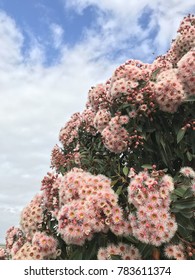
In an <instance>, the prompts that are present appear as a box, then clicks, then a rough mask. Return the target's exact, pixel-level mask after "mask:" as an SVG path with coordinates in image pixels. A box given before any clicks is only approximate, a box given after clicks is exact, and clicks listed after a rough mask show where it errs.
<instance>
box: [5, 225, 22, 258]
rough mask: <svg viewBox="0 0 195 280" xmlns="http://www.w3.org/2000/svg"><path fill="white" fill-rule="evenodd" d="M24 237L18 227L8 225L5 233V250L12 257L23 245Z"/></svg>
mask: <svg viewBox="0 0 195 280" xmlns="http://www.w3.org/2000/svg"><path fill="white" fill-rule="evenodd" d="M25 241H26V238H25V236H24V233H23V232H22V230H21V229H20V228H16V227H10V228H9V229H8V230H7V233H6V252H7V254H8V255H9V256H10V257H13V256H14V255H15V254H16V253H17V251H18V250H19V249H20V248H21V247H22V246H23V245H24V243H25Z"/></svg>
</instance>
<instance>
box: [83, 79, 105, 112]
mask: <svg viewBox="0 0 195 280" xmlns="http://www.w3.org/2000/svg"><path fill="white" fill-rule="evenodd" d="M88 100H89V102H88V103H89V105H90V106H91V108H92V109H93V110H94V111H95V112H97V111H98V110H99V109H105V108H107V107H108V103H109V101H108V95H107V90H106V85H104V84H98V85H97V86H96V87H92V88H91V89H90V90H89V93H88Z"/></svg>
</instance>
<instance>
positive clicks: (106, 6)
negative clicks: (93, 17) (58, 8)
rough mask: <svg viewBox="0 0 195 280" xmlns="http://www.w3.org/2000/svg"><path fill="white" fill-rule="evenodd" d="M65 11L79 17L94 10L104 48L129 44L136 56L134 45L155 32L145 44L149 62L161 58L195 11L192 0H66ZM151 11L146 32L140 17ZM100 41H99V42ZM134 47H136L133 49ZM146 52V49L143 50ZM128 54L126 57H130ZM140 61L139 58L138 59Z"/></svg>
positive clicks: (99, 36) (143, 41)
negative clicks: (177, 31) (152, 38)
mask: <svg viewBox="0 0 195 280" xmlns="http://www.w3.org/2000/svg"><path fill="white" fill-rule="evenodd" d="M64 2H65V7H66V8H69V9H71V8H72V9H74V11H75V10H76V11H77V12H78V13H83V12H84V10H85V9H86V8H87V7H94V8H96V9H97V14H98V19H97V23H99V25H100V30H101V32H100V35H98V34H96V37H98V38H101V39H102V37H103V38H104V40H103V42H104V45H107V46H108V45H109V43H111V46H112V47H116V44H118V45H123V44H125V42H126V40H128V46H129V48H131V50H132V52H133V53H135V51H136V48H137V45H140V44H142V43H143V44H145V46H146V42H145V40H146V38H148V37H149V36H150V32H151V31H152V30H153V29H158V33H157V36H156V38H154V40H153V41H150V40H148V46H147V53H146V54H147V56H145V60H146V59H147V57H148V56H149V59H148V60H150V59H151V58H152V56H151V54H152V53H153V52H154V51H155V52H156V53H157V54H163V53H165V52H166V51H167V49H168V47H169V44H170V42H171V39H172V38H173V37H175V35H176V30H177V28H178V26H179V23H180V21H181V19H182V18H183V17H184V16H185V15H187V14H188V13H190V12H193V11H194V10H195V4H194V1H193V0H188V1H183V0H170V1H164V0H150V1H148V0H139V1H136V0H112V1H110V0H68V1H67V0H65V1H64ZM146 7H147V8H150V10H151V12H152V16H151V21H150V24H149V26H148V28H146V29H145V30H143V28H141V26H140V24H139V19H140V17H142V16H143V12H144V8H146ZM101 39H100V41H101ZM134 43H135V44H136V43H137V44H136V47H135V49H134ZM145 50H146V49H145ZM132 52H131V51H129V54H130V55H131V54H132ZM140 58H142V59H143V58H144V57H142V55H140Z"/></svg>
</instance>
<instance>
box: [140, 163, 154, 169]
mask: <svg viewBox="0 0 195 280" xmlns="http://www.w3.org/2000/svg"><path fill="white" fill-rule="evenodd" d="M141 167H142V168H147V169H152V165H151V164H143V165H142V166H141Z"/></svg>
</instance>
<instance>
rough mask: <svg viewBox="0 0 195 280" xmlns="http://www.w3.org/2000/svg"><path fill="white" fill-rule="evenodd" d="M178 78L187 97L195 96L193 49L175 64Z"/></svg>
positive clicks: (194, 54)
mask: <svg viewBox="0 0 195 280" xmlns="http://www.w3.org/2000/svg"><path fill="white" fill-rule="evenodd" d="M177 66H178V78H179V79H180V81H181V82H182V85H183V87H184V90H185V93H186V94H187V95H194V94H195V74H194V73H195V49H192V50H190V51H189V52H187V53H186V54H185V55H184V56H183V57H182V58H181V59H180V60H179V62H178V63H177Z"/></svg>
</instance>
